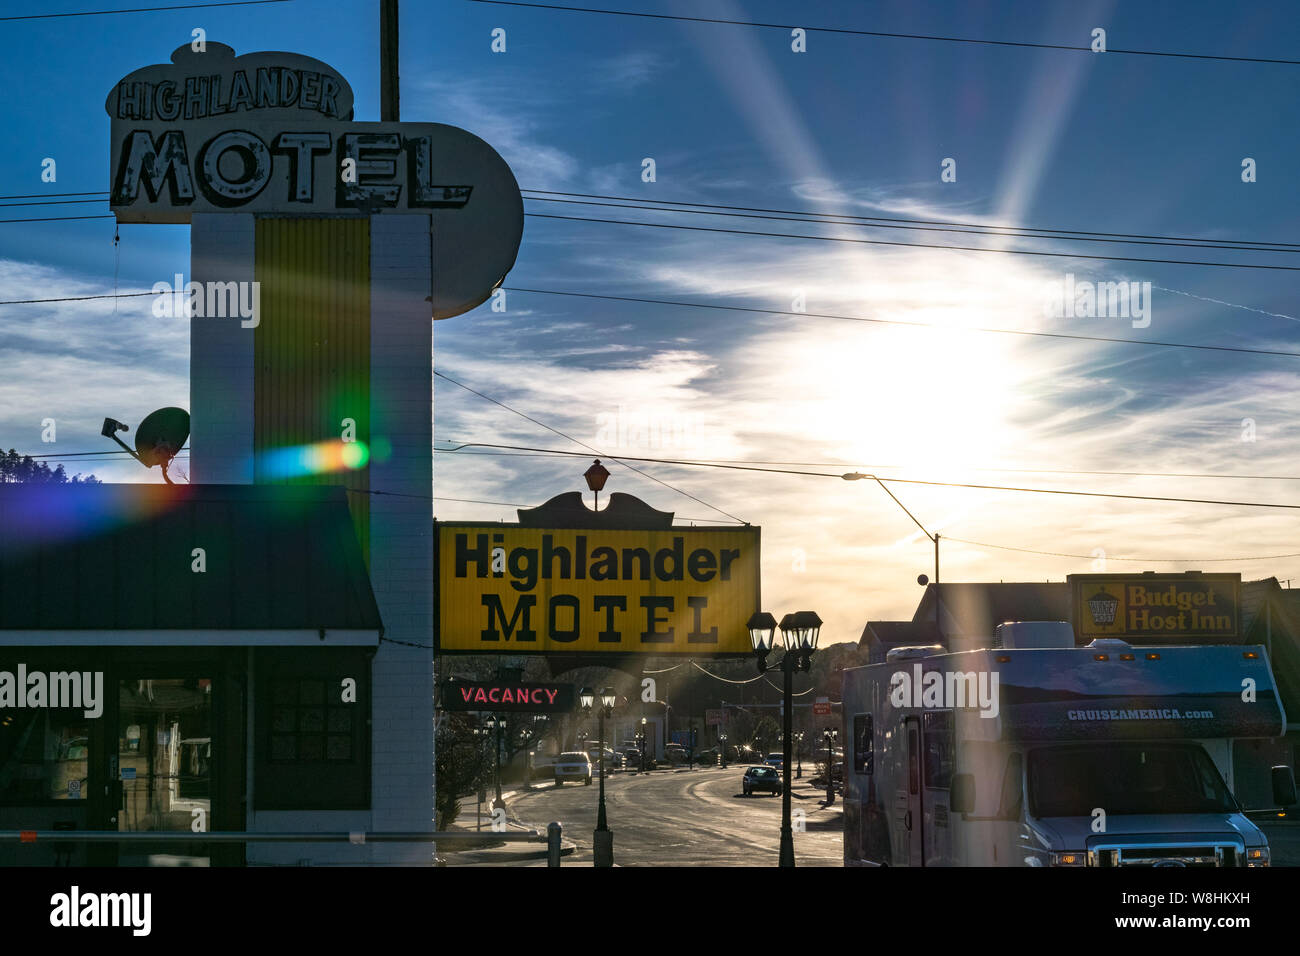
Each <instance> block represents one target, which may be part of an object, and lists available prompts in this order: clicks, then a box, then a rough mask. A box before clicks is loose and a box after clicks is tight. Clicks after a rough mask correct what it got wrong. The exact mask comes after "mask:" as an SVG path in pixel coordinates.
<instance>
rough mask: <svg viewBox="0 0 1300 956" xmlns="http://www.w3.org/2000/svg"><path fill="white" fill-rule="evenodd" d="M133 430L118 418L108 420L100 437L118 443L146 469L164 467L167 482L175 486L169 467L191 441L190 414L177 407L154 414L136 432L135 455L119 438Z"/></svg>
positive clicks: (147, 417)
mask: <svg viewBox="0 0 1300 956" xmlns="http://www.w3.org/2000/svg"><path fill="white" fill-rule="evenodd" d="M130 430H131V429H130V427H128V426H127V425H123V424H122V423H121V422H119V421H118V420H117V419H115V418H105V419H104V427H103V429H102V430H101V431H100V434H101V435H103V436H104V437H105V438H111V439H112V440H113V441H115V442H117V444H119V445H121V446H122V450H123V451H125V452H126V453H127V454H128V455H130V456H131V457H132V458H134V459H135V460H136V461H138V462H139V463H140V464H142V465H144V466H145V467H146V468H152V467H153V466H154V465H158V466H160V467H161V468H162V474H163V481H165V482H167V484H169V485H171V484H175V482H173V481H172V480H171V478H170V477H168V475H167V466H168V465H170V464H171V461H172V459H173V458H175V457H176V453H177V452H178V451H180V450H181V449H182V448H184V447H185V442H186V441H188V440H189V437H190V413H189V412H187V411H186V410H185V409H183V408H174V407H168V408H160V409H158V410H157V411H156V412H150V413H149V414H148V415H146V416H145V417H144V421H142V422H141V423H140V425H139V427H137V428H136V430H135V451H132V450H131V449H130V448H128V447H127V445H126V442H124V441H122V439H120V438H118V437H117V433H118V432H126V431H130Z"/></svg>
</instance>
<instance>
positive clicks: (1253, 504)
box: [452, 442, 1300, 511]
mask: <svg viewBox="0 0 1300 956" xmlns="http://www.w3.org/2000/svg"><path fill="white" fill-rule="evenodd" d="M458 447H459V448H473V447H482V448H506V449H511V450H516V451H546V452H551V453H553V454H556V455H568V456H571V457H572V456H579V457H585V456H581V455H580V453H579V452H569V451H562V450H560V449H550V448H530V447H528V446H526V445H499V444H493V443H488V442H466V443H464V444H462V445H459V446H458ZM452 450H455V449H452ZM623 457H624V458H625V459H626V460H627V461H643V462H651V463H654V464H659V465H679V466H683V467H693V468H724V469H727V470H730V471H755V472H762V473H765V474H776V475H807V476H810V477H814V478H840V479H842V480H846V481H856V480H860V479H866V478H869V479H871V480H872V481H876V482H878V483H881V484H884V483H895V484H903V485H930V486H934V487H940V488H972V489H976V490H983V491H1011V492H1020V493H1026V494H1042V495H1073V496H1079V497H1084V498H1118V499H1124V500H1130V501H1169V502H1177V503H1180V504H1196V505H1228V506H1232V507H1241V508H1282V509H1286V510H1292V511H1295V510H1300V504H1297V505H1292V504H1284V503H1281V502H1272V501H1230V500H1223V499H1216V498H1181V497H1176V496H1172V495H1125V494H1119V493H1117V492H1102V491H1073V490H1069V489H1065V488H1025V487H1018V486H1012V485H980V484H974V483H971V482H961V481H928V480H923V479H920V478H896V477H892V476H891V477H884V478H882V477H879V476H877V475H872V474H860V473H857V472H850V473H848V474H843V475H837V474H835V473H833V472H824V471H794V470H791V469H785V468H759V467H756V466H753V465H719V464H715V463H712V462H706V461H699V460H691V459H683V458H647V457H638V456H631V455H625V456H623Z"/></svg>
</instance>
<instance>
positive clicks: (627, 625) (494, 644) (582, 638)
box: [437, 524, 759, 655]
mask: <svg viewBox="0 0 1300 956" xmlns="http://www.w3.org/2000/svg"><path fill="white" fill-rule="evenodd" d="M437 563H438V572H437V580H438V593H437V601H438V622H439V648H440V649H441V650H442V651H452V652H456V651H459V652H473V653H479V654H481V653H491V652H493V651H499V652H503V653H515V654H517V653H519V652H520V651H536V652H542V651H546V652H554V651H581V652H585V653H591V652H596V653H600V652H606V653H620V654H626V653H629V652H633V653H635V652H644V653H650V654H655V655H661V654H694V655H709V654H743V653H748V652H749V651H750V644H749V633H748V631H747V630H746V629H745V622H746V621H747V620H748V619H749V616H750V615H751V614H752V613H753V612H754V610H755V608H757V607H758V601H759V533H758V529H757V528H673V529H665V530H659V531H622V530H619V531H612V530H596V529H543V528H519V527H514V526H510V525H454V524H441V525H439V533H438V558H437Z"/></svg>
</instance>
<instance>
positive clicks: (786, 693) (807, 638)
mask: <svg viewBox="0 0 1300 956" xmlns="http://www.w3.org/2000/svg"><path fill="white" fill-rule="evenodd" d="M779 626H780V629H781V640H782V642H783V643H784V644H785V654H784V655H783V656H782V658H781V673H782V675H783V676H784V678H785V680H784V687H783V697H782V707H781V710H782V724H783V728H784V729H783V733H782V739H781V744H782V748H783V753H782V761H781V763H782V768H781V771H782V775H783V777H784V780H783V782H782V787H781V854H780V859H779V863H778V865H779V866H794V830H793V829H792V828H791V826H790V764H791V763H792V762H793V761H792V760H791V754H790V746H791V744H792V743H793V742H794V725H793V713H792V710H791V706H790V705H791V701H792V699H793V697H794V672H795V671H796V670H803V671H807V670H808V669H809V667H810V666H811V660H812V655H813V652H814V651H816V650H817V638H818V637H819V636H820V634H821V629H822V619H821V618H820V617H818V616H817V613H816V612H815V611H795V612H794V613H792V614H787V615H786V616H785V617H783V618H782V619H781V624H780V625H779ZM747 627H748V628H749V639H750V642H751V643H752V644H753V646H754V655H755V657H757V659H758V670H759V673H762V672H763V671H765V670H767V655H768V654H770V653H772V647H773V644H774V642H775V639H776V630H777V627H778V625H777V623H776V618H774V617H773V616H772V615H771V614H769V613H768V612H766V611H756V612H754V615H753V616H752V617H750V619H749V621H748V624H747Z"/></svg>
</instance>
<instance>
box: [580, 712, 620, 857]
mask: <svg viewBox="0 0 1300 956" xmlns="http://www.w3.org/2000/svg"><path fill="white" fill-rule="evenodd" d="M617 699H618V698H617V697H616V696H615V695H614V691H613V689H612V688H609V687H606V688H604V689H603V690H601V692H600V703H599V705H597V704H596V694H595V692H594V691H592V689H591V688H589V687H584V688H582V690H580V691H578V702H579V704H581V705H582V712H583V713H584V714H587V715H588V716H590V715H591V712H592V709H593V708H595V709H596V711H597V714H598V715H599V719H600V723H599V728H600V729H599V731H598V736H599V740H600V742H599V744H598V746H599V747H600V804H599V808H598V809H597V811H596V830H595V832H594V833H593V834H592V840H591V846H592V853H593V856H594V858H595V859H594V864H595V865H596V866H613V865H614V832H613V831H612V830H610V828H609V824H608V823H606V821H605V718H606V717H608V716H609V715H610V714H612V713H613V712H614V704H615V703H616V702H617Z"/></svg>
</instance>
